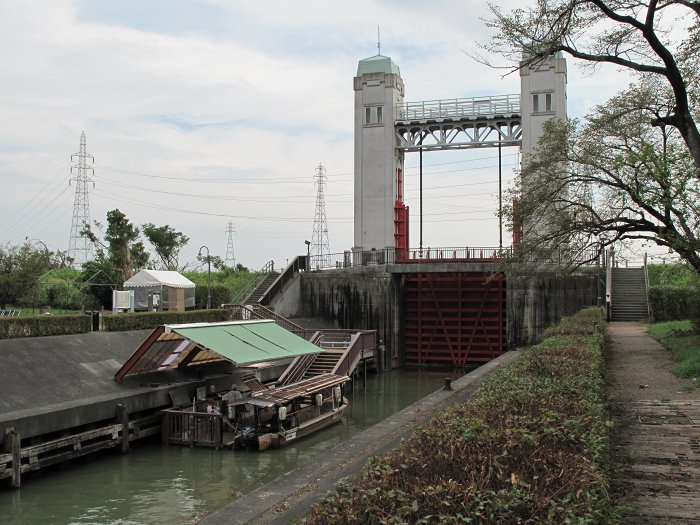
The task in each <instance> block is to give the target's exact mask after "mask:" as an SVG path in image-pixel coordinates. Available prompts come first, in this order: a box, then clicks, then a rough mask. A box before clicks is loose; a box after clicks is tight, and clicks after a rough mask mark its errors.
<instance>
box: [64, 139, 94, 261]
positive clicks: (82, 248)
mask: <svg viewBox="0 0 700 525" xmlns="http://www.w3.org/2000/svg"><path fill="white" fill-rule="evenodd" d="M85 143H86V141H85V132H84V131H83V133H82V134H81V135H80V151H79V152H78V153H74V154H73V155H71V156H70V160H71V162H72V161H73V160H74V159H75V158H76V157H77V158H78V163H77V164H73V165H72V166H71V168H70V172H71V173H74V171H73V170H75V173H76V175H75V177H73V178H72V179H70V180H69V181H68V184H70V183H71V182H72V181H75V201H74V203H73V222H72V224H71V228H70V241H69V243H68V255H69V256H70V257H72V258H73V264H74V265H80V264H81V263H84V262H87V261H88V260H90V257H91V255H92V244H91V243H90V241H89V239H88V238H87V236H85V235H81V233H80V232H81V231H82V229H83V228H84V227H85V225H86V224H88V225H89V224H90V201H89V198H88V183H89V182H92V185H93V187H94V186H95V182H94V181H93V179H90V178H88V171H89V172H90V174H91V175H92V174H94V173H95V170H94V169H93V168H92V167H88V165H87V164H88V159H89V160H90V161H92V164H94V163H95V157H93V156H92V155H88V153H87V151H86V149H85Z"/></svg>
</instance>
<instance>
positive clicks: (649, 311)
mask: <svg viewBox="0 0 700 525" xmlns="http://www.w3.org/2000/svg"><path fill="white" fill-rule="evenodd" d="M644 297H646V300H647V316H648V317H649V319H648V320H649V322H650V323H651V322H653V320H654V317H653V314H654V312H653V311H652V308H651V302H650V301H649V265H648V264H647V254H646V252H645V253H644Z"/></svg>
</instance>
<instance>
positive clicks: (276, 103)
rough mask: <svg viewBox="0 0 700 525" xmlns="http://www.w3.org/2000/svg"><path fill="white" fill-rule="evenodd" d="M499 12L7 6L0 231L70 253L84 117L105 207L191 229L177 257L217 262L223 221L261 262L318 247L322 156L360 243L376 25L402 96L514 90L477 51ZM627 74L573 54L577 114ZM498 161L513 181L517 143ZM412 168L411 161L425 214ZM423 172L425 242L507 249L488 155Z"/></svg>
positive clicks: (396, 7) (475, 5) (241, 255)
mask: <svg viewBox="0 0 700 525" xmlns="http://www.w3.org/2000/svg"><path fill="white" fill-rule="evenodd" d="M497 3H499V4H500V5H503V6H508V5H511V6H516V5H519V4H520V2H518V1H515V0H513V1H511V0H509V1H505V0H501V1H499V2H497ZM487 16H488V13H487V12H486V9H485V3H484V2H483V1H481V0H462V1H456V0H455V1H450V0H444V1H435V2H432V3H428V4H426V3H425V2H417V1H414V0H403V1H401V2H398V1H393V0H392V1H383V2H378V1H370V0H355V1H353V2H330V1H325V2H322V1H305V0H301V1H297V2H277V1H268V2H239V1H234V0H190V1H188V0H150V1H144V0H139V1H132V0H122V1H119V2H117V1H101V0H82V1H81V0H52V1H51V2H45V1H35V0H23V1H22V2H17V1H14V0H0V70H1V71H2V77H1V78H2V85H1V87H0V115H1V116H2V126H1V127H0V182H1V183H2V188H3V191H2V192H0V210H1V213H0V243H2V244H4V243H7V242H10V243H18V242H21V241H23V240H24V239H25V238H29V239H39V240H41V241H43V242H44V243H45V244H46V245H48V247H49V248H50V249H52V250H57V249H61V250H65V249H67V248H68V242H69V237H70V228H71V219H72V212H73V202H74V191H75V188H74V185H69V180H70V178H71V177H72V176H74V174H73V175H71V154H73V153H77V152H78V150H79V141H80V134H81V132H83V131H85V133H86V136H87V151H88V153H90V154H91V155H93V156H94V158H95V163H94V176H93V177H92V179H93V181H94V188H93V187H92V186H90V194H89V201H90V211H91V216H92V218H93V219H97V220H101V221H102V222H104V219H105V215H106V213H107V211H108V210H112V209H114V208H119V209H120V210H122V211H123V212H124V213H125V214H126V215H127V217H128V218H129V219H130V220H131V221H132V222H134V223H135V224H137V225H140V224H143V223H145V222H151V223H155V224H156V225H164V224H168V225H170V226H172V227H173V228H175V229H176V230H179V231H182V232H183V233H185V234H186V235H187V236H189V237H190V239H191V240H190V243H189V245H188V246H187V248H186V249H185V250H184V251H183V253H182V255H181V263H185V262H190V261H191V262H192V265H194V264H196V261H195V256H196V253H197V250H198V248H199V247H200V246H202V245H206V246H207V247H208V248H209V249H210V252H211V254H212V255H219V256H221V257H222V258H224V256H225V255H226V247H227V235H226V228H227V223H228V222H229V221H231V222H232V223H233V224H234V228H235V234H234V244H235V252H236V260H237V262H241V263H243V264H244V265H246V266H249V267H251V268H253V269H257V268H260V267H261V266H263V265H264V264H265V263H266V262H267V261H269V260H274V261H275V264H276V265H277V266H284V265H285V264H286V262H287V260H289V259H291V258H293V257H294V256H295V255H297V254H301V253H305V246H304V240H305V239H311V234H312V229H313V219H314V209H315V199H316V188H315V186H314V180H313V175H314V172H315V168H316V166H318V165H319V164H322V165H323V166H324V167H325V168H326V173H327V176H328V179H327V186H326V213H327V217H328V230H329V238H330V248H331V252H332V253H337V252H342V251H343V250H347V249H350V248H351V247H352V244H353V238H352V221H353V194H352V192H353V102H354V99H353V90H352V78H353V76H354V75H355V73H356V70H357V62H358V60H361V59H363V58H366V57H369V56H372V55H374V54H376V52H377V26H380V28H381V50H382V54H384V55H388V56H390V57H391V58H392V59H393V60H394V61H395V62H396V63H397V64H398V66H399V67H400V68H401V75H402V77H403V79H404V82H405V85H406V100H407V101H420V100H431V99H441V98H459V97H472V96H482V95H502V94H511V93H518V92H519V78H518V77H517V76H513V75H511V76H507V77H505V78H503V71H499V70H494V69H489V68H487V67H485V66H482V65H480V64H478V63H477V62H475V61H474V60H473V59H472V58H470V52H473V51H475V50H476V46H477V43H478V42H483V41H485V40H486V39H488V38H489V32H488V30H487V28H486V27H485V24H484V23H483V21H482V20H481V18H482V17H487ZM625 83H626V79H625V77H624V76H623V75H622V74H619V73H616V72H615V71H614V70H608V71H605V74H598V75H595V76H593V77H585V76H583V75H582V74H581V73H580V72H579V70H578V69H577V68H576V67H575V66H574V65H573V64H572V63H571V61H570V62H569V114H570V115H573V116H577V115H581V114H583V113H585V111H586V110H587V109H589V108H590V107H591V106H592V105H593V104H595V103H600V102H603V101H604V100H605V99H606V98H607V97H608V96H610V95H611V94H612V93H613V92H614V91H617V90H618V89H620V88H621V87H624V85H625ZM503 158H504V179H505V180H506V181H509V180H511V179H512V178H513V173H512V170H513V168H514V167H515V164H516V161H517V151H516V150H515V149H513V148H510V149H505V150H504V157H503ZM417 163H418V159H417V155H416V154H411V155H409V156H408V157H407V163H406V164H407V180H406V200H407V202H408V204H409V205H410V206H411V209H412V215H413V216H414V217H416V216H417V210H418V202H417V195H418V178H417V168H416V166H417ZM424 173H425V178H424V187H425V190H424V218H425V222H424V245H426V246H464V245H469V246H494V245H497V244H498V220H497V219H496V217H495V215H494V214H495V211H496V209H497V173H498V172H497V153H496V151H495V150H493V151H492V150H476V151H471V152H444V153H439V154H438V153H434V154H433V153H431V154H426V155H425V157H424ZM417 232H418V227H417V224H416V223H413V224H412V239H411V241H412V242H411V245H417V244H418V239H417V237H416V235H417ZM504 235H505V236H506V240H507V234H506V233H504ZM506 244H509V243H508V242H507V241H506Z"/></svg>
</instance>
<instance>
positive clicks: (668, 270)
mask: <svg viewBox="0 0 700 525" xmlns="http://www.w3.org/2000/svg"><path fill="white" fill-rule="evenodd" d="M648 274H649V286H700V275H698V273H697V272H696V271H695V269H694V268H692V267H691V266H689V265H687V264H681V263H679V264H650V265H649V266H648Z"/></svg>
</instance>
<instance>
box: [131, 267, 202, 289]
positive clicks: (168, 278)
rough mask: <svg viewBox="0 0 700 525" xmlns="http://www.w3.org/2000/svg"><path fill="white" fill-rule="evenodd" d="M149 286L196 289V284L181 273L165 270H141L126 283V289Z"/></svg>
mask: <svg viewBox="0 0 700 525" xmlns="http://www.w3.org/2000/svg"><path fill="white" fill-rule="evenodd" d="M148 286H170V287H172V288H194V287H195V284H194V283H193V282H192V281H190V280H189V279H188V278H187V277H185V276H184V275H182V274H181V273H178V272H173V271H165V270H141V271H140V272H138V273H137V274H136V275H134V276H133V277H132V278H131V279H129V280H128V281H125V282H124V288H145V287H148Z"/></svg>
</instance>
